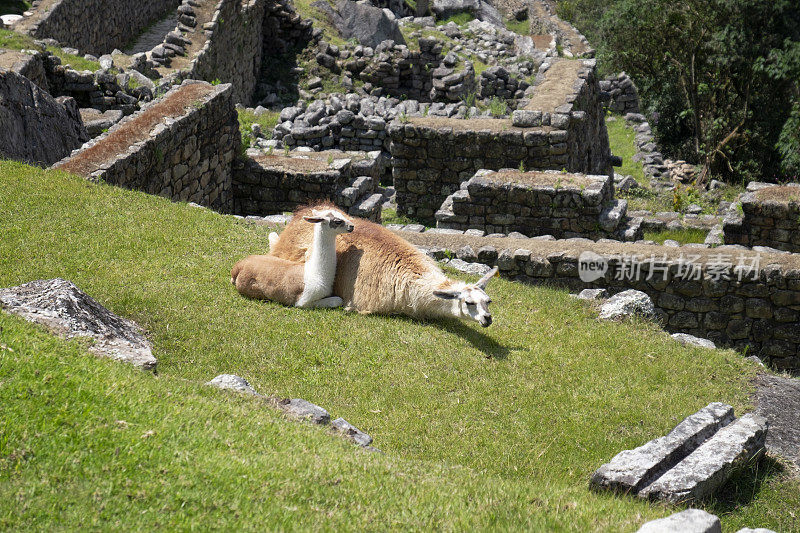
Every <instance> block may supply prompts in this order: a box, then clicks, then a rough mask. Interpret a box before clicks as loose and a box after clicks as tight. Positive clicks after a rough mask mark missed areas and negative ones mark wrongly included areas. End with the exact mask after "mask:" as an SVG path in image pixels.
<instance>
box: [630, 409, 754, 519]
mask: <svg viewBox="0 0 800 533" xmlns="http://www.w3.org/2000/svg"><path fill="white" fill-rule="evenodd" d="M766 438H767V420H766V419H765V418H764V417H763V416H760V415H756V414H752V413H750V414H746V415H743V416H742V417H741V418H739V419H738V420H736V421H735V422H732V423H731V424H729V425H727V426H725V427H723V428H722V429H720V430H719V431H718V432H717V433H716V434H715V435H714V436H713V437H711V438H710V439H708V440H707V441H706V442H704V443H703V444H701V445H700V447H698V448H697V449H696V450H694V451H693V452H692V453H690V454H689V455H688V456H687V457H686V458H685V459H683V460H682V461H681V462H679V463H678V464H677V465H675V467H674V468H672V469H670V470H669V471H668V472H666V473H665V474H664V475H663V476H661V477H659V478H658V479H657V480H656V481H654V482H653V483H652V484H651V485H650V486H648V487H646V488H645V489H644V490H642V491H641V492H640V493H639V496H642V497H645V498H651V499H659V500H666V501H669V502H673V503H677V502H685V501H692V500H700V499H703V498H706V497H708V496H710V495H711V494H713V493H714V491H715V490H717V489H718V488H719V487H721V486H722V485H723V484H724V483H725V482H726V481H727V480H728V478H729V477H730V475H731V473H733V471H734V470H736V469H738V468H740V467H742V466H744V465H745V464H746V463H748V462H749V461H750V460H751V459H753V458H755V457H757V456H758V455H760V454H761V453H763V452H764V442H765V441H766Z"/></svg>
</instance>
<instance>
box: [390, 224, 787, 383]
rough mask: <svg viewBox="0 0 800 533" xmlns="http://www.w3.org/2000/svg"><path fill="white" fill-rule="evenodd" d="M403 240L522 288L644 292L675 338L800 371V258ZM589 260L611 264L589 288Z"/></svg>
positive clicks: (567, 243) (582, 244)
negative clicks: (584, 275)
mask: <svg viewBox="0 0 800 533" xmlns="http://www.w3.org/2000/svg"><path fill="white" fill-rule="evenodd" d="M429 231H435V230H429ZM401 234H402V236H403V237H404V238H406V239H408V240H409V241H411V242H412V243H414V244H417V245H420V246H423V247H427V248H429V249H431V248H433V250H432V251H433V252H434V253H437V250H440V251H439V252H438V253H440V254H441V255H442V256H443V255H444V252H443V244H442V243H443V241H444V239H443V237H448V238H453V239H456V240H454V241H453V242H452V244H450V245H448V246H446V248H448V249H450V250H451V251H453V252H455V254H456V255H457V256H458V257H459V258H461V259H463V260H465V261H478V262H481V263H485V264H488V265H497V266H498V267H499V269H500V273H501V274H502V275H503V276H506V277H509V278H512V279H516V280H518V281H524V282H529V283H536V284H542V283H544V284H555V285H559V286H565V287H568V288H570V289H572V290H580V289H584V288H606V289H609V292H611V293H616V292H620V291H622V290H626V289H631V288H633V289H637V290H640V291H643V292H645V293H647V294H648V295H649V296H650V297H651V298H652V299H653V303H654V304H655V306H656V308H657V311H658V315H659V317H658V318H659V320H660V321H661V322H662V324H663V325H664V327H665V328H666V329H667V330H668V331H670V332H684V333H689V334H691V335H695V336H698V337H702V338H707V339H711V340H712V341H714V342H715V343H717V344H718V345H721V346H728V347H733V348H736V349H737V350H740V351H745V350H746V353H747V354H748V355H758V356H759V357H761V358H762V359H765V360H766V361H767V362H769V363H771V364H772V366H774V367H776V368H779V369H789V370H794V371H798V370H800V328H798V321H799V320H800V268H798V267H800V263H798V261H797V260H796V256H792V255H789V254H786V255H781V254H766V253H764V254H758V253H755V252H752V251H749V250H741V249H737V248H735V247H729V246H722V247H719V248H715V249H713V250H704V249H698V248H692V247H690V246H684V247H681V248H669V247H663V246H647V245H636V244H620V243H595V242H592V241H589V240H586V239H567V240H558V241H541V240H537V239H493V238H488V237H469V236H466V235H447V236H441V235H436V236H434V238H433V239H429V238H426V234H425V233H422V234H419V233H417V234H415V233H409V232H402V233H401ZM588 252H592V253H593V254H595V255H590V256H589V255H588ZM584 253H587V256H588V257H587V256H584V259H585V260H598V259H599V260H600V261H604V262H606V264H608V270H607V271H606V272H605V274H603V275H602V276H600V277H599V278H597V279H596V280H595V281H592V282H589V283H587V282H584V281H582V280H581V278H580V273H579V258H580V256H581V254H584ZM632 258H637V261H633V260H632ZM635 265H640V267H638V268H637V267H636V266H635ZM740 265H741V267H740ZM650 273H652V276H651V275H650ZM740 273H741V277H740ZM648 278H650V279H648Z"/></svg>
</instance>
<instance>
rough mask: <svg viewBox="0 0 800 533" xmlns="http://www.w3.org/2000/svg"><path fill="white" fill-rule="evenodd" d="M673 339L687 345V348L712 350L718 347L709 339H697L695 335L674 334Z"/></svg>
mask: <svg viewBox="0 0 800 533" xmlns="http://www.w3.org/2000/svg"><path fill="white" fill-rule="evenodd" d="M672 338H673V339H675V340H676V341H678V342H679V343H681V344H685V345H687V346H698V347H700V348H711V349H715V348H716V347H717V345H716V344H714V342H713V341H710V340H708V339H701V338H700V337H695V336H694V335H689V334H688V333H673V334H672Z"/></svg>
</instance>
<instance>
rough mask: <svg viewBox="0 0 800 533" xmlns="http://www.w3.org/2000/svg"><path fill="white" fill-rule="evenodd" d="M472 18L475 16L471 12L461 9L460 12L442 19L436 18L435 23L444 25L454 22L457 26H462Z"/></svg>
mask: <svg viewBox="0 0 800 533" xmlns="http://www.w3.org/2000/svg"><path fill="white" fill-rule="evenodd" d="M473 20H475V16H474V15H473V14H472V13H470V12H468V11H462V12H461V13H456V14H454V15H450V16H449V17H447V18H446V19H444V20H437V21H436V25H437V26H444V25H445V24H449V23H451V22H454V23H455V24H456V25H457V26H464V25H466V24H469V23H470V22H471V21H473Z"/></svg>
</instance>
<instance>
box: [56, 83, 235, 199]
mask: <svg viewBox="0 0 800 533" xmlns="http://www.w3.org/2000/svg"><path fill="white" fill-rule="evenodd" d="M239 144H240V139H239V123H238V121H237V117H236V110H235V108H234V103H233V90H232V88H231V86H230V84H224V85H217V86H212V85H210V84H208V83H205V82H196V81H185V82H183V83H182V84H181V85H180V86H179V87H176V88H174V89H172V90H170V91H169V92H168V93H167V94H166V95H164V96H163V97H162V98H160V99H158V100H156V101H153V102H151V103H149V104H147V105H146V106H144V107H143V108H142V110H141V111H139V112H138V113H135V114H133V115H131V116H129V117H126V118H125V119H123V120H122V121H121V122H119V123H118V124H116V125H115V126H113V127H112V128H111V129H110V130H109V131H108V132H106V133H104V134H103V135H101V136H99V137H97V138H96V139H94V140H92V141H91V142H90V143H87V144H86V145H84V146H83V147H82V148H81V149H80V150H77V151H76V152H73V154H72V155H71V156H70V157H68V158H66V159H64V160H62V161H60V162H59V163H57V164H56V165H54V168H59V169H62V170H65V171H67V172H73V173H75V174H78V175H83V176H85V177H87V178H89V179H93V180H103V181H105V182H106V183H110V184H113V185H119V186H122V187H126V188H130V189H137V190H141V191H145V192H147V193H150V194H158V195H160V196H164V197H167V198H170V199H172V200H175V201H190V202H196V203H199V204H202V205H205V206H207V207H210V208H212V209H216V210H218V211H221V212H230V211H231V209H232V207H233V198H232V194H231V174H232V167H231V163H232V161H233V159H234V157H235V156H236V153H237V150H238V148H239Z"/></svg>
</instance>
